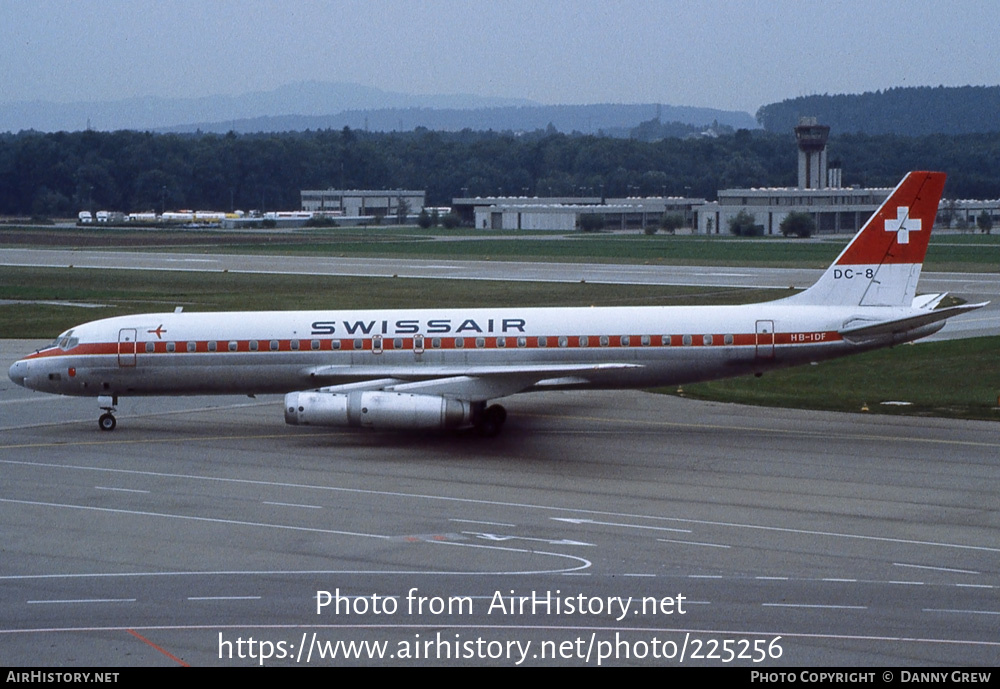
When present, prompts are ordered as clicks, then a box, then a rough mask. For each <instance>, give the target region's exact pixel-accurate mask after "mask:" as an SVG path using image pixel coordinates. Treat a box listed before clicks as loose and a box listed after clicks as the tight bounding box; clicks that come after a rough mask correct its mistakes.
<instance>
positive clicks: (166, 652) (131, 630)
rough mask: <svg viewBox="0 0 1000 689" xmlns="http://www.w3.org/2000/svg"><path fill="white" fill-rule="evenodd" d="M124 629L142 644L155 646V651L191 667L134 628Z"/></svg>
mask: <svg viewBox="0 0 1000 689" xmlns="http://www.w3.org/2000/svg"><path fill="white" fill-rule="evenodd" d="M126 631H128V633H129V634H131V635H132V636H134V637H135V638H137V639H139V641H141V642H143V643H144V644H146V645H148V646H150V647H151V648H155V649H156V650H157V651H159V652H160V653H162V654H163V655H165V656H167V657H168V658H170V659H171V660H173V661H176V662H177V663H179V664H181V665H182V666H184V667H191V666H190V665H188V664H187V663H185V662H184V661H183V660H181V659H180V658H178V657H177V656H175V655H174V654H173V653H171V652H170V651H167V650H165V649H163V648H161V647H160V646H157V645H156V644H154V643H153V642H152V641H150V640H149V639H147V638H146V637H144V636H143V635H142V634H139V633H138V632H136V631H135V630H134V629H128V630H126Z"/></svg>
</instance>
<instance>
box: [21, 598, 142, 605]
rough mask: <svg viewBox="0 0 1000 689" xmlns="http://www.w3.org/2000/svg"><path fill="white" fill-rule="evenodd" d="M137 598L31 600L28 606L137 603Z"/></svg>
mask: <svg viewBox="0 0 1000 689" xmlns="http://www.w3.org/2000/svg"><path fill="white" fill-rule="evenodd" d="M135 601H136V599H135V598H75V599H66V600H29V601H25V602H26V603H27V604H28V605H50V604H73V605H75V604H77V603H135Z"/></svg>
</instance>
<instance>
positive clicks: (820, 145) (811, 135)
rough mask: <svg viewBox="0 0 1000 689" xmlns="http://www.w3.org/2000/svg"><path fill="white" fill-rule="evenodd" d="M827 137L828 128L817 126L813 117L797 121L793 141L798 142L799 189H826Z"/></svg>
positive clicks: (828, 133)
mask: <svg viewBox="0 0 1000 689" xmlns="http://www.w3.org/2000/svg"><path fill="white" fill-rule="evenodd" d="M829 136H830V127H828V126H826V125H824V124H817V122H816V118H815V117H803V118H801V119H799V126H797V127H796V128H795V139H796V140H797V141H798V142H799V188H800V189H824V188H826V186H827V164H826V140H827V139H828V138H829Z"/></svg>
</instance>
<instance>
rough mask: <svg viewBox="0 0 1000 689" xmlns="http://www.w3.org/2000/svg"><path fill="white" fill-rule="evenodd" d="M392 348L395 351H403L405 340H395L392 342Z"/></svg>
mask: <svg viewBox="0 0 1000 689" xmlns="http://www.w3.org/2000/svg"><path fill="white" fill-rule="evenodd" d="M392 348H393V349H402V348H403V338H401V337H397V338H394V339H393V341H392Z"/></svg>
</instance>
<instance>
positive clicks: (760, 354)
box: [757, 321, 774, 359]
mask: <svg viewBox="0 0 1000 689" xmlns="http://www.w3.org/2000/svg"><path fill="white" fill-rule="evenodd" d="M757 358H758V359H773V358H774V321H757Z"/></svg>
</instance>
